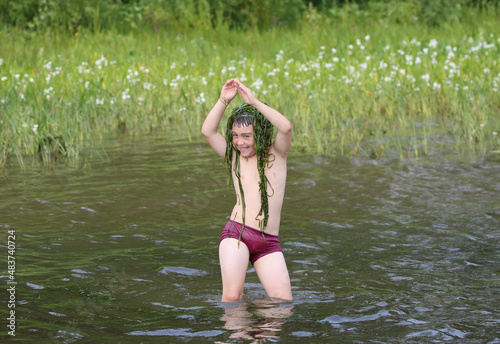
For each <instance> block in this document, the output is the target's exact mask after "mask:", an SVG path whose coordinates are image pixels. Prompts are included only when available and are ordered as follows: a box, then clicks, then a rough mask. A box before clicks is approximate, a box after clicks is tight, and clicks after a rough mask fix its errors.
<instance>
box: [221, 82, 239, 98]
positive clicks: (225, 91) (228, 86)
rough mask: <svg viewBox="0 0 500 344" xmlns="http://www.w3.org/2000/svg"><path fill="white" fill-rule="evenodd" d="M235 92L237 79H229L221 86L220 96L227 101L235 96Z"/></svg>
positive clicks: (236, 91)
mask: <svg viewBox="0 0 500 344" xmlns="http://www.w3.org/2000/svg"><path fill="white" fill-rule="evenodd" d="M236 94H238V81H237V80H235V79H231V80H229V81H227V82H226V83H225V84H224V86H223V87H222V91H221V93H220V97H221V98H222V99H223V100H225V101H226V102H228V103H229V102H231V100H233V99H234V97H236Z"/></svg>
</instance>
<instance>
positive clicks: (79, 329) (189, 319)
mask: <svg viewBox="0 0 500 344" xmlns="http://www.w3.org/2000/svg"><path fill="white" fill-rule="evenodd" d="M107 154H108V157H109V158H110V163H104V162H99V161H96V162H94V163H93V165H92V169H90V170H85V171H80V170H78V171H75V170H65V169H63V168H53V169H52V170H51V171H50V172H49V171H48V170H47V169H44V168H38V167H30V168H28V169H27V170H25V171H23V170H19V169H17V168H16V167H13V168H11V169H10V170H9V171H8V175H7V176H6V177H5V178H3V179H2V181H1V184H0V194H1V200H0V228H1V230H2V231H3V234H1V244H2V246H1V248H0V249H1V250H3V251H4V253H3V254H2V255H3V256H4V257H6V255H7V247H6V245H5V244H6V240H7V231H8V230H12V229H14V230H15V231H16V234H17V235H16V245H17V250H16V253H15V255H16V278H17V281H18V284H17V294H16V302H17V304H16V316H17V328H16V337H15V338H14V337H10V336H7V330H6V325H7V321H6V320H4V321H3V322H4V323H5V324H4V325H3V326H2V327H3V330H2V331H3V332H2V337H3V338H7V340H9V341H17V342H21V343H94V342H99V343H159V342H161V343H190V342H191V343H245V342H262V343H268V342H269V343H303V342H307V343H442V342H450V343H500V334H499V332H498V328H499V327H500V316H499V312H498V309H499V307H500V301H499V300H500V289H499V281H500V269H499V266H500V265H499V263H500V249H499V239H500V225H499V224H500V197H499V194H500V182H499V176H500V164H499V163H498V162H495V161H493V160H488V159H482V160H478V161H473V162H470V161H467V162H463V161H457V160H451V159H445V158H443V157H439V156H436V157H434V158H432V157H431V158H429V159H427V160H425V161H406V162H401V161H393V160H355V159H352V160H340V159H335V158H332V157H325V156H298V155H295V156H291V157H290V158H289V175H288V184H287V191H286V196H285V197H286V199H285V203H284V209H283V216H282V227H281V233H280V238H281V241H282V245H283V249H284V253H285V258H286V260H287V263H288V267H289V271H290V276H291V280H292V287H293V294H294V301H293V302H280V301H279V300H273V299H268V298H266V296H265V293H264V291H263V289H262V287H261V285H260V284H259V281H258V278H257V276H256V274H255V272H254V271H253V269H252V268H251V266H249V273H248V276H247V281H246V286H245V296H244V299H243V300H242V301H241V302H236V303H229V304H222V303H220V302H219V300H220V293H221V281H220V272H219V266H218V241H219V235H220V231H221V230H222V227H223V226H224V224H225V222H226V221H227V216H228V215H229V214H230V211H231V209H232V206H233V202H234V201H235V198H234V195H233V193H232V191H231V190H228V189H227V188H226V170H225V168H224V166H223V165H222V162H221V161H220V159H219V158H218V157H217V156H216V155H215V153H213V152H212V151H211V150H210V148H209V147H208V146H207V145H204V144H185V143H170V144H167V143H165V142H164V141H163V140H161V139H158V138H142V139H141V140H140V141H139V140H137V141H134V140H129V141H126V142H115V143H110V144H108V148H107ZM4 264H5V265H7V262H6V259H4ZM5 267H6V266H5ZM4 271H6V270H5V269H4ZM1 278H2V280H3V281H4V282H3V283H4V285H5V286H7V279H8V276H7V275H6V274H2V275H1ZM5 289H6V288H5ZM3 295H4V296H3V297H2V300H1V302H2V303H1V305H2V308H3V309H4V311H3V314H7V312H8V308H7V296H6V295H7V294H5V293H4V294H3ZM2 341H3V340H2Z"/></svg>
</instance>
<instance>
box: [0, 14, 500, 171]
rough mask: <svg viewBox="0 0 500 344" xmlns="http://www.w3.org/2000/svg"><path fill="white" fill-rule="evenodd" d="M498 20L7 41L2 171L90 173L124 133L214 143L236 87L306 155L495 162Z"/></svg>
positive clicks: (0, 53)
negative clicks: (216, 116)
mask: <svg viewBox="0 0 500 344" xmlns="http://www.w3.org/2000/svg"><path fill="white" fill-rule="evenodd" d="M497 20H498V15H496V14H489V15H487V14H481V13H479V12H471V13H470V14H469V17H467V18H465V19H464V20H463V22H462V23H461V24H459V23H455V24H454V25H451V24H450V25H448V24H447V25H443V26H441V27H439V28H435V29H433V28H429V27H420V26H418V25H412V24H394V23H392V24H388V23H384V22H376V21H373V20H369V19H364V20H363V21H360V20H358V19H356V18H347V19H343V20H342V21H340V22H336V21H333V20H331V19H330V20H326V19H325V18H308V19H307V18H306V19H304V21H303V22H301V23H300V25H299V27H298V28H297V29H296V30H285V29H283V30H271V31H265V32H259V31H248V32H238V31H230V30H228V29H227V28H224V27H221V28H220V29H218V30H203V31H202V30H198V31H196V30H194V31H193V32H191V33H184V34H182V35H181V34H179V35H176V34H174V33H157V32H145V33H141V34H134V35H121V34H119V33H111V32H105V33H100V34H95V35H91V34H88V35H86V34H80V35H76V36H68V35H62V34H50V33H46V34H43V33H38V34H33V33H26V32H15V31H13V32H9V33H7V32H2V33H1V34H0V58H1V64H0V101H1V103H0V111H1V115H0V137H1V141H0V165H1V166H2V168H3V169H5V168H6V167H7V166H8V165H10V164H13V163H15V162H18V163H19V164H20V165H21V166H25V165H26V164H29V163H33V162H34V161H38V160H37V159H34V157H37V156H40V157H41V158H42V160H43V161H45V162H46V163H47V164H53V163H54V161H57V162H64V163H66V164H70V165H73V166H81V165H82V164H83V163H84V162H82V160H83V159H82V158H81V157H82V156H85V153H84V152H88V151H89V150H88V149H89V148H92V147H98V146H99V144H100V143H101V142H102V141H103V139H104V138H106V137H109V136H112V135H116V134H119V135H143V134H145V133H150V132H153V133H157V134H161V135H164V136H165V138H166V140H174V139H175V140H179V139H181V140H186V141H190V142H193V141H202V136H201V134H200V128H201V124H202V122H203V120H204V118H205V116H206V115H207V114H208V112H209V111H210V109H211V107H212V106H213V104H214V103H215V102H216V101H217V99H218V97H219V92H220V89H221V87H222V85H223V83H224V82H225V81H226V80H227V79H230V78H239V79H240V80H241V81H242V82H243V83H245V84H247V85H248V86H249V87H250V88H251V89H252V90H253V91H254V93H255V94H256V95H258V97H259V98H261V99H262V100H264V101H265V102H266V103H268V104H270V105H271V106H273V107H275V108H277V109H278V110H279V111H281V112H282V113H283V114H284V115H286V116H287V117H288V118H289V119H290V120H291V122H292V124H293V128H294V139H293V150H292V152H294V154H303V153H315V154H330V155H344V156H358V155H361V156H367V157H372V158H381V157H386V156H397V157H399V158H414V157H423V156H427V155H429V154H433V153H436V152H441V151H444V150H448V151H453V152H455V153H458V154H471V153H472V154H476V155H483V154H485V153H486V152H488V151H495V150H498V147H499V142H498V135H497V134H495V133H497V132H498V131H500V116H499V115H498V113H499V108H500V66H499V65H498V63H499V58H498V56H499V48H500V32H499V31H500V29H499V28H498V25H497V22H498V21H497ZM235 102H236V103H238V104H239V103H240V102H241V99H236V100H235ZM233 105H234V104H233ZM233 105H231V106H230V107H232V106H233ZM223 123H225V121H224V120H223Z"/></svg>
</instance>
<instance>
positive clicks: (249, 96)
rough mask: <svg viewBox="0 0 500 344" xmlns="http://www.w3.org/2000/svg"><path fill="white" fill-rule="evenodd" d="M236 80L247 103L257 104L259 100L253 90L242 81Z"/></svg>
mask: <svg viewBox="0 0 500 344" xmlns="http://www.w3.org/2000/svg"><path fill="white" fill-rule="evenodd" d="M236 82H237V83H238V90H239V92H240V94H241V96H242V97H243V100H244V101H245V103H247V104H249V105H252V106H253V105H255V103H256V102H257V98H255V96H254V95H253V93H252V91H251V90H250V89H249V88H248V87H246V86H245V85H243V84H242V83H241V82H240V81H238V80H236Z"/></svg>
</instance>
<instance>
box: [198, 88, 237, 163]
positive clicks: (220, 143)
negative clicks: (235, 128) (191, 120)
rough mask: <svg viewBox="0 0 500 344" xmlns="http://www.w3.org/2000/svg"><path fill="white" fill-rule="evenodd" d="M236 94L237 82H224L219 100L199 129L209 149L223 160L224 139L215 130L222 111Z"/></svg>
mask: <svg viewBox="0 0 500 344" xmlns="http://www.w3.org/2000/svg"><path fill="white" fill-rule="evenodd" d="M237 93H238V83H237V81H236V80H234V79H231V80H229V81H228V82H226V83H225V84H224V86H223V87H222V91H221V95H220V98H219V99H218V100H217V102H216V103H215V105H214V107H213V108H212V110H211V111H210V112H209V113H208V116H207V118H205V121H204V122H203V126H202V127H201V133H202V134H203V136H205V139H206V140H207V141H208V144H209V145H210V147H212V149H213V150H214V151H215V152H216V153H217V154H218V155H219V156H221V157H222V158H224V157H225V154H226V139H225V138H224V136H222V135H221V134H220V133H219V132H218V131H217V128H218V127H219V124H220V121H221V119H222V115H223V114H224V111H225V110H226V108H227V106H228V105H229V103H230V102H231V100H233V99H234V97H235V96H236V94H237Z"/></svg>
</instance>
